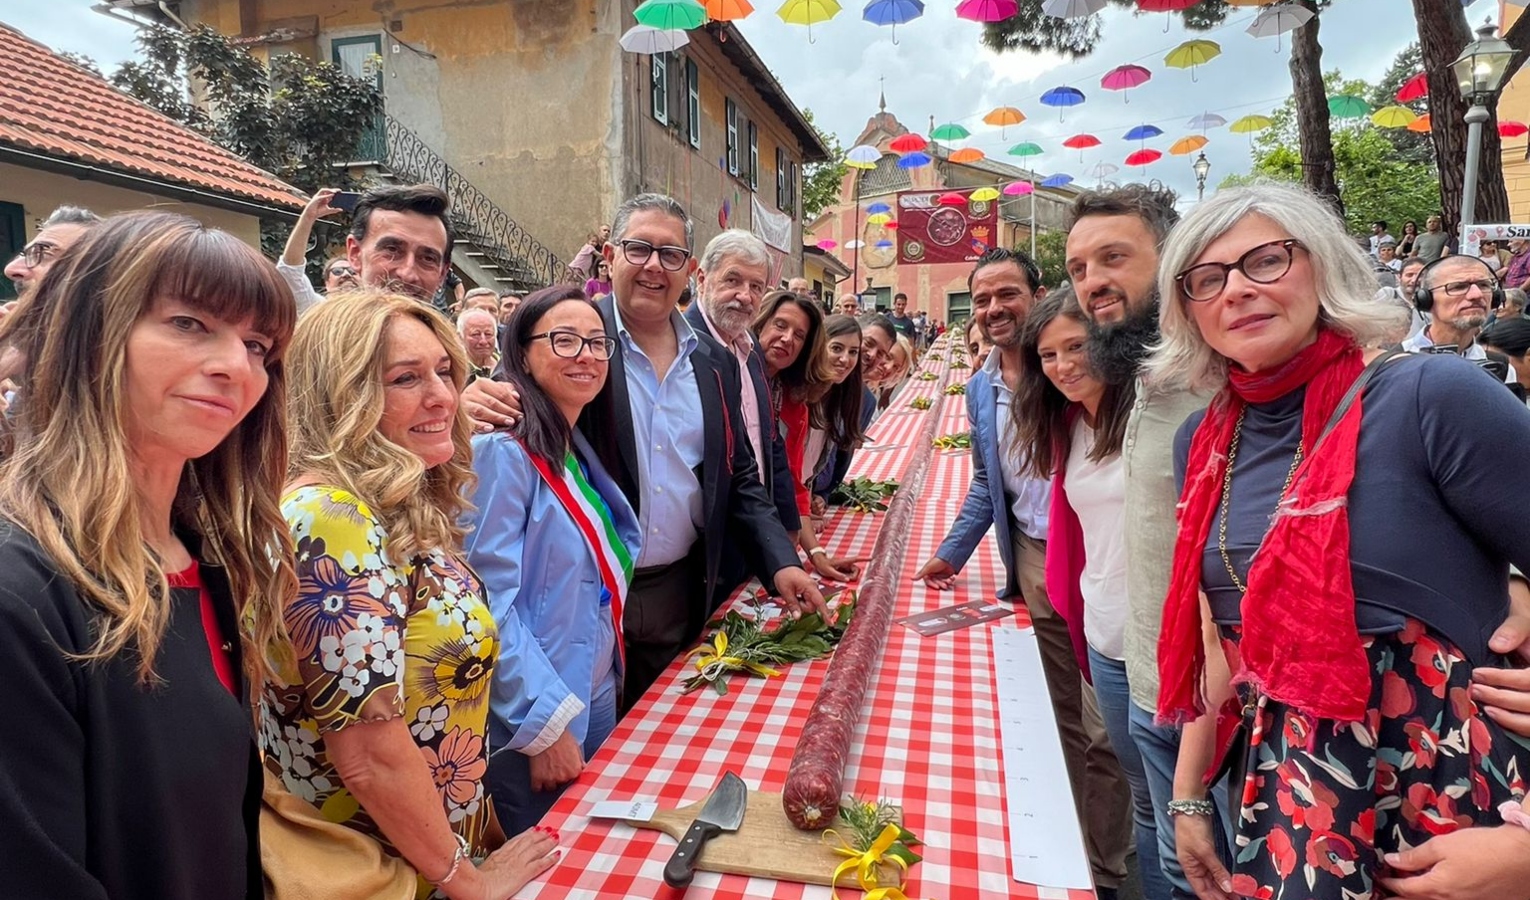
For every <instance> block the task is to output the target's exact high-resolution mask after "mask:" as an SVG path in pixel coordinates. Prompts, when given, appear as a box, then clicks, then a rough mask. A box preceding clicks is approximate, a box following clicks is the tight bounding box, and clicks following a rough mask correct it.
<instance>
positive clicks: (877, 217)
mask: <svg viewBox="0 0 1530 900" xmlns="http://www.w3.org/2000/svg"><path fill="white" fill-rule="evenodd" d="M891 221H892V216H889V215H888V214H887V213H872V214H871V215H869V216H867V217H866V224H867V225H886V224H887V223H888V222H891Z"/></svg>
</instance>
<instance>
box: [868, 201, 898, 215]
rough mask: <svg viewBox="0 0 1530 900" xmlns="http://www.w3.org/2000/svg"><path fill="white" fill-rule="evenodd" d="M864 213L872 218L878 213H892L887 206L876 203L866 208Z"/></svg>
mask: <svg viewBox="0 0 1530 900" xmlns="http://www.w3.org/2000/svg"><path fill="white" fill-rule="evenodd" d="M866 212H868V213H870V214H871V215H873V216H874V215H877V214H878V213H890V212H892V207H891V206H888V205H887V204H886V203H881V202H877V203H873V204H871V205H870V206H868V207H866Z"/></svg>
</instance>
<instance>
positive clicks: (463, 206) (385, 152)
mask: <svg viewBox="0 0 1530 900" xmlns="http://www.w3.org/2000/svg"><path fill="white" fill-rule="evenodd" d="M384 118H385V119H386V120H387V125H386V137H385V141H383V142H379V143H383V146H382V147H375V146H369V147H366V148H363V149H364V151H365V152H368V153H370V154H373V155H371V156H369V157H364V158H371V159H376V160H377V161H378V162H380V163H381V164H382V165H383V166H385V167H386V168H387V169H388V170H390V171H391V172H392V173H393V174H394V176H395V177H397V178H399V179H401V180H404V181H414V182H426V183H429V184H434V185H436V186H437V187H439V188H441V189H442V190H443V191H445V192H446V196H447V197H448V198H449V199H450V200H451V214H452V220H453V222H454V223H455V224H456V227H457V239H458V241H459V242H460V241H466V242H467V243H469V244H471V245H472V246H473V247H474V248H476V250H477V251H478V253H477V254H475V255H480V254H481V259H480V260H479V264H480V265H482V266H483V267H484V268H485V269H487V270H489V271H490V272H493V273H494V274H495V276H496V278H498V279H500V280H502V281H505V282H508V283H510V284H511V285H513V286H514V287H516V288H517V289H520V290H534V289H536V288H542V287H547V286H548V285H552V284H557V283H559V282H562V281H564V280H566V278H565V273H566V272H567V270H568V267H567V265H566V264H565V263H564V262H563V261H562V260H560V259H558V257H557V255H556V254H554V253H553V252H552V251H551V250H549V249H548V248H547V247H545V246H543V244H542V242H540V241H538V240H537V239H536V238H534V237H532V236H531V235H530V234H529V233H528V232H527V231H526V229H525V228H522V227H521V225H520V224H519V223H518V222H516V221H515V220H514V219H512V218H510V216H509V214H508V213H506V212H505V211H504V210H503V209H500V208H499V206H497V205H496V204H495V203H494V201H492V200H490V199H489V198H488V196H486V195H485V194H484V193H483V192H482V191H480V190H479V189H478V188H477V187H476V186H474V185H473V183H472V182H470V181H468V180H467V179H466V178H464V177H463V176H462V173H460V172H458V171H457V170H456V169H454V168H452V167H451V166H450V165H448V164H447V162H446V160H444V159H442V158H441V156H440V154H438V153H436V152H435V151H434V150H432V149H430V147H429V146H427V145H426V144H425V142H424V141H423V140H421V139H420V136H419V135H417V134H415V133H414V132H413V131H410V130H409V129H408V128H405V127H404V126H403V125H401V124H400V123H399V122H398V120H397V119H394V118H393V117H392V116H384ZM369 143H370V142H369ZM379 151H380V152H379Z"/></svg>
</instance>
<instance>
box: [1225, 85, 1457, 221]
mask: <svg viewBox="0 0 1530 900" xmlns="http://www.w3.org/2000/svg"><path fill="white" fill-rule="evenodd" d="M1323 81H1324V84H1325V86H1326V87H1327V92H1328V95H1329V96H1334V95H1336V94H1352V95H1355V96H1359V97H1373V96H1375V95H1376V92H1377V91H1378V90H1379V89H1380V87H1379V86H1376V85H1371V84H1368V83H1366V82H1364V81H1360V80H1345V79H1344V78H1343V77H1342V76H1341V75H1340V74H1339V73H1338V72H1336V71H1335V72H1329V73H1328V74H1327V75H1325V76H1324V78H1323ZM1395 90H1396V89H1395V88H1394V89H1393V91H1394V92H1395ZM1295 116H1296V109H1295V102H1294V101H1293V100H1290V99H1288V100H1287V101H1286V102H1285V104H1284V105H1282V106H1281V107H1280V109H1278V110H1276V111H1275V112H1274V113H1273V114H1272V115H1271V116H1270V118H1271V119H1273V120H1274V122H1275V124H1274V126H1273V127H1271V128H1269V129H1268V130H1266V131H1263V132H1261V133H1260V134H1259V135H1258V136H1257V137H1256V138H1254V143H1253V149H1252V151H1251V152H1252V156H1253V159H1254V166H1253V171H1252V172H1250V173H1249V174H1248V175H1246V176H1240V175H1234V176H1230V177H1228V178H1226V179H1224V180H1223V181H1222V186H1224V187H1227V186H1230V185H1237V184H1248V183H1251V182H1256V181H1263V180H1271V179H1273V180H1276V181H1292V182H1297V183H1300V182H1301V180H1302V156H1301V150H1300V147H1299V145H1298V143H1297V139H1296V137H1297V136H1296V125H1295ZM1333 153H1334V161H1335V164H1336V166H1337V175H1338V180H1339V183H1340V184H1342V185H1343V194H1344V214H1345V219H1346V221H1347V223H1348V225H1349V228H1350V231H1352V232H1353V233H1355V234H1369V233H1370V223H1371V222H1374V221H1376V220H1377V219H1384V220H1386V221H1387V222H1388V223H1389V224H1391V226H1392V228H1393V232H1392V233H1393V234H1400V233H1401V231H1400V229H1401V227H1402V223H1403V222H1404V221H1406V220H1408V219H1412V220H1414V221H1416V222H1423V220H1424V218H1425V217H1426V216H1428V215H1430V214H1431V213H1433V212H1434V211H1435V210H1436V209H1437V208H1438V207H1439V203H1440V193H1439V176H1438V174H1437V173H1436V171H1435V168H1434V162H1433V160H1432V159H1428V160H1426V161H1425V162H1422V163H1420V162H1417V161H1415V160H1414V159H1413V158H1411V157H1410V156H1409V155H1408V153H1407V152H1406V150H1405V149H1404V148H1400V147H1399V146H1398V144H1397V143H1395V142H1394V136H1393V134H1392V130H1391V129H1382V128H1377V127H1376V126H1374V125H1372V124H1370V122H1369V120H1366V119H1361V120H1359V122H1358V123H1348V124H1343V125H1340V126H1339V127H1336V128H1335V129H1334V132H1333Z"/></svg>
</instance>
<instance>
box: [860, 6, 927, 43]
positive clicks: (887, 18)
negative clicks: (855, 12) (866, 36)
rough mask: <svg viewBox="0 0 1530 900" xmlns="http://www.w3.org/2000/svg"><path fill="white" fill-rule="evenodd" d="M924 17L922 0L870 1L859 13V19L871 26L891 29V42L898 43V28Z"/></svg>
mask: <svg viewBox="0 0 1530 900" xmlns="http://www.w3.org/2000/svg"><path fill="white" fill-rule="evenodd" d="M922 15H924V0H871V2H869V3H867V4H866V8H865V9H864V10H862V11H861V18H863V19H865V20H866V21H868V22H870V23H871V24H873V25H886V26H889V27H890V28H892V42H893V43H894V44H896V43H898V26H899V25H907V24H908V23H909V22H912V21H914V20H915V19H917V18H919V17H920V16H922Z"/></svg>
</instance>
